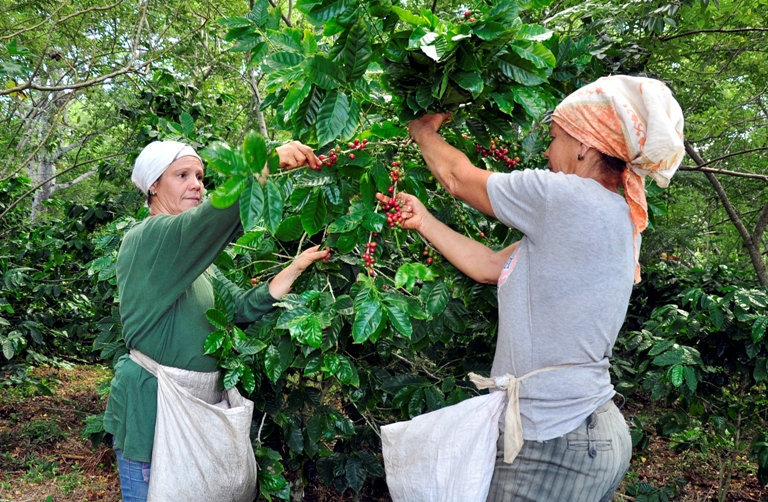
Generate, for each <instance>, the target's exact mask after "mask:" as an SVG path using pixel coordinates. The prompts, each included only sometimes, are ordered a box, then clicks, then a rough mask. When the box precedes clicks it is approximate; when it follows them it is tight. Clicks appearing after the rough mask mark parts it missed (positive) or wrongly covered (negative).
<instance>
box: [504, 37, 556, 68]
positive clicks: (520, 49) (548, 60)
mask: <svg viewBox="0 0 768 502" xmlns="http://www.w3.org/2000/svg"><path fill="white" fill-rule="evenodd" d="M509 48H510V49H511V50H512V51H513V52H515V53H516V54H517V55H518V56H520V57H521V58H523V59H527V60H528V61H530V62H531V63H533V64H534V66H536V68H554V67H555V64H556V63H557V59H556V58H555V55H554V54H552V53H551V52H550V51H549V49H547V48H546V47H544V46H543V45H542V44H540V43H538V42H530V41H524V40H516V41H514V42H512V44H510V46H509Z"/></svg>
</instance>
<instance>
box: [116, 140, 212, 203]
mask: <svg viewBox="0 0 768 502" xmlns="http://www.w3.org/2000/svg"><path fill="white" fill-rule="evenodd" d="M187 156H190V157H197V158H198V159H199V158H200V156H199V155H198V154H197V152H195V149H194V148H192V147H191V146H189V145H185V144H184V143H179V142H178V141H153V142H152V143H150V144H148V145H147V146H145V147H144V150H142V151H141V153H140V154H139V156H138V157H137V158H136V163H135V164H134V165H133V175H131V180H132V181H133V184H134V185H136V186H137V187H139V190H141V191H142V192H144V195H147V194H148V193H149V187H151V186H152V183H154V182H155V181H157V178H159V177H160V176H161V175H162V174H163V173H164V172H165V170H166V169H168V166H170V165H171V164H172V163H173V161H175V160H177V159H180V158H181V157H187ZM201 162H202V160H201Z"/></svg>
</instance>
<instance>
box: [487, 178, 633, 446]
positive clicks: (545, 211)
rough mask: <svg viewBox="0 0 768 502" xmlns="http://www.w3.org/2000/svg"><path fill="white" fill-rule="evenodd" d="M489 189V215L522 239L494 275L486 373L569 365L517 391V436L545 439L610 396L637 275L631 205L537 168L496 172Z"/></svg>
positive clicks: (593, 184) (592, 184) (595, 186)
mask: <svg viewBox="0 0 768 502" xmlns="http://www.w3.org/2000/svg"><path fill="white" fill-rule="evenodd" d="M487 187H488V196H489V198H490V201H491V205H492V207H493V211H494V213H496V217H497V218H498V219H499V220H500V221H501V222H503V223H504V224H505V225H507V226H509V227H512V228H516V229H518V230H520V231H521V232H523V233H524V234H525V237H524V238H523V239H522V240H521V241H520V246H519V247H518V249H517V250H516V251H515V252H514V253H513V254H512V256H511V257H510V259H509V261H508V262H507V264H506V266H505V267H504V271H503V272H502V274H501V276H500V277H499V282H498V293H499V318H500V320H499V335H498V342H497V344H496V355H495V356H494V358H493V369H492V370H491V375H493V376H501V375H504V374H505V373H510V374H512V375H515V376H517V377H521V376H523V375H525V374H526V373H529V372H531V371H533V370H536V369H539V368H544V367H547V366H557V365H563V364H573V365H574V366H572V367H570V368H566V369H555V370H551V371H547V372H544V373H540V374H537V375H534V376H532V377H531V378H529V379H527V380H525V381H523V382H522V383H521V385H520V413H521V415H522V421H523V438H524V439H526V440H536V441H545V440H548V439H552V438H555V437H559V436H562V435H564V434H567V433H568V432H571V431H572V430H574V429H575V428H576V427H578V426H579V425H580V424H581V423H582V422H583V421H584V420H585V419H586V417H587V416H589V415H590V414H591V413H592V412H593V411H594V410H595V409H597V408H598V407H599V406H600V405H601V404H603V403H605V402H606V401H607V400H608V399H610V398H611V397H613V395H614V394H615V392H614V390H613V385H611V379H610V375H609V374H608V365H609V362H608V358H609V357H610V356H611V350H612V348H613V344H614V342H615V341H616V336H617V335H618V333H619V328H621V325H622V323H623V322H624V316H625V314H626V312H627V305H628V303H629V297H630V294H631V292H632V285H633V283H634V271H635V260H634V249H633V246H632V223H631V221H630V219H629V206H628V205H627V203H626V201H625V200H624V198H623V197H622V196H621V195H619V194H616V193H613V192H611V191H609V190H607V189H605V188H604V187H603V186H602V185H600V184H599V183H598V182H597V181H595V180H592V179H585V178H581V177H579V176H576V175H566V174H562V173H552V172H549V171H544V170H530V169H527V170H524V171H516V172H512V173H509V174H501V173H495V174H493V175H492V176H491V177H490V178H489V179H488V185H487ZM638 245H639V242H638ZM502 424H503V422H502Z"/></svg>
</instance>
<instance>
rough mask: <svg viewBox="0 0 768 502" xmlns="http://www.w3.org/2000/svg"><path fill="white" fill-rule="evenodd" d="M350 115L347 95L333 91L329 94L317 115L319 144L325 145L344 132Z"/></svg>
mask: <svg viewBox="0 0 768 502" xmlns="http://www.w3.org/2000/svg"><path fill="white" fill-rule="evenodd" d="M348 113H349V100H348V99H347V96H346V94H344V93H342V92H339V91H336V90H333V91H331V92H329V93H328V94H327V95H326V96H325V99H324V100H323V104H322V105H320V110H319V111H318V114H317V126H316V127H317V143H318V144H319V145H325V144H328V143H330V142H331V141H333V140H334V139H336V138H337V137H338V136H339V134H341V132H342V131H343V130H344V126H345V125H346V123H347V114H348Z"/></svg>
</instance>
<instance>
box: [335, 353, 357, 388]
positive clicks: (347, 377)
mask: <svg viewBox="0 0 768 502" xmlns="http://www.w3.org/2000/svg"><path fill="white" fill-rule="evenodd" d="M338 358H339V359H338V361H339V367H338V370H337V371H336V376H337V377H338V379H339V380H340V381H341V382H342V383H345V384H347V385H352V386H354V387H359V386H360V376H359V375H358V373H357V368H355V365H354V364H352V361H350V360H349V358H347V357H346V356H342V355H339V356H338Z"/></svg>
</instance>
